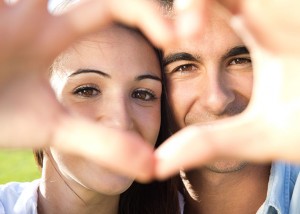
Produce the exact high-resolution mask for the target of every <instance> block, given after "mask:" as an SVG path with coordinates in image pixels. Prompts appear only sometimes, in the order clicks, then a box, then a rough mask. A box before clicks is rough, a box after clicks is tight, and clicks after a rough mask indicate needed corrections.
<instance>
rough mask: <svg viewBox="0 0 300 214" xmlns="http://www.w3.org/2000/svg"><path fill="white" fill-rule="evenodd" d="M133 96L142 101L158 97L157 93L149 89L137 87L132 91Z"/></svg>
mask: <svg viewBox="0 0 300 214" xmlns="http://www.w3.org/2000/svg"><path fill="white" fill-rule="evenodd" d="M131 97H132V98H135V99H139V100H142V101H152V100H155V99H156V98H157V97H156V96H155V93H154V92H153V91H151V90H149V89H137V90H135V91H134V92H133V93H132V95H131Z"/></svg>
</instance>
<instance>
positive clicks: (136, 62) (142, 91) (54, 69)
mask: <svg viewBox="0 0 300 214" xmlns="http://www.w3.org/2000/svg"><path fill="white" fill-rule="evenodd" d="M163 78H164V77H163V76H162V72H161V63H160V57H159V53H158V51H156V50H155V48H154V47H153V46H151V44H150V43H149V42H148V41H147V40H146V39H145V38H144V37H143V36H142V35H141V34H140V33H139V32H137V31H135V30H132V29H128V28H126V27H123V26H119V25H113V26H111V27H108V28H107V29H106V30H103V31H101V32H100V33H97V34H94V35H92V36H89V37H88V38H86V39H83V40H81V41H79V42H78V43H76V44H75V45H74V46H72V47H71V48H69V49H68V50H67V51H65V52H64V53H62V54H61V55H60V56H59V57H58V58H57V59H56V60H55V62H54V63H53V65H52V66H51V75H50V81H51V85H52V86H53V89H54V91H55V93H56V96H57V98H58V100H59V101H60V102H61V103H62V105H63V106H64V107H65V108H66V109H67V110H68V111H70V113H71V114H78V115H80V116H85V117H88V118H90V119H92V120H94V121H95V122H97V123H99V125H102V126H105V127H109V128H113V129H117V130H121V131H126V132H131V133H134V134H137V135H139V136H140V137H141V138H143V139H144V140H145V141H147V142H149V143H150V144H151V145H153V146H158V145H159V144H160V143H161V142H162V141H163V140H164V139H165V138H166V137H167V135H168V127H167V123H166V122H167V118H166V116H167V112H166V108H165V101H166V100H165V93H164V88H163V84H162V82H163ZM36 155H37V159H38V163H39V164H40V166H41V167H42V178H41V179H40V180H37V181H34V182H31V183H23V184H20V183H12V184H8V185H5V186H3V187H1V190H0V191H1V192H2V194H1V203H2V204H0V213H2V212H4V213H68V214H69V213H105V214H109V213H176V212H178V205H177V191H176V189H175V188H174V186H175V185H173V184H172V181H171V180H169V181H166V182H163V183H157V182H154V183H151V184H145V185H142V184H138V183H134V184H132V183H133V179H132V178H128V177H124V176H121V175H119V174H116V173H114V172H112V171H110V170H109V169H106V168H105V167H99V165H96V164H94V163H91V162H90V161H89V160H88V159H84V158H79V157H78V156H75V155H70V154H66V153H63V152H61V151H57V150H55V149H53V148H51V147H50V148H45V149H44V150H43V151H38V152H36ZM125 167H130V166H125ZM4 195H5V197H3V196H4ZM1 205H2V206H1ZM1 209H2V210H1Z"/></svg>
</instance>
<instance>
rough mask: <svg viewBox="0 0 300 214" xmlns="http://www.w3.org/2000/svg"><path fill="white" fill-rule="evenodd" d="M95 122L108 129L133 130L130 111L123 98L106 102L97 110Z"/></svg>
mask: <svg viewBox="0 0 300 214" xmlns="http://www.w3.org/2000/svg"><path fill="white" fill-rule="evenodd" d="M97 121H99V122H100V123H101V124H102V125H104V126H106V127H109V128H116V129H121V130H130V129H133V120H132V111H131V108H130V104H129V103H128V102H127V101H126V100H125V99H124V97H117V98H111V99H110V100H107V101H106V102H105V103H103V104H102V106H101V107H100V108H99V110H98V116H97Z"/></svg>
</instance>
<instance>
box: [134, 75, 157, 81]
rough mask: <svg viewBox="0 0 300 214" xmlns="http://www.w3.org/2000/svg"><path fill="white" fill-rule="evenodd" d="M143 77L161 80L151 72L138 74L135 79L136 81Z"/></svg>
mask: <svg viewBox="0 0 300 214" xmlns="http://www.w3.org/2000/svg"><path fill="white" fill-rule="evenodd" d="M144 79H152V80H157V81H159V82H162V80H161V78H159V77H158V76H155V75H152V74H144V75H139V76H137V77H136V78H135V80H137V81H140V80H144Z"/></svg>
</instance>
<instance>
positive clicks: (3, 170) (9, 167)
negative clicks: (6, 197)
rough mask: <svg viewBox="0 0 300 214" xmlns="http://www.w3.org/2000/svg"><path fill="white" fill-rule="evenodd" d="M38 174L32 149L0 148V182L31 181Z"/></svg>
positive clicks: (38, 175) (37, 176) (39, 174)
mask: <svg viewBox="0 0 300 214" xmlns="http://www.w3.org/2000/svg"><path fill="white" fill-rule="evenodd" d="M40 176H41V173H40V171H39V169H38V167H37V165H36V163H35V160H34V157H33V153H32V150H11V149H1V150H0V184H4V183H7V182H10V181H32V180H34V179H37V178H39V177H40Z"/></svg>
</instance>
